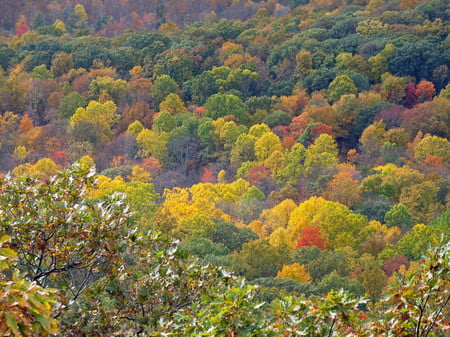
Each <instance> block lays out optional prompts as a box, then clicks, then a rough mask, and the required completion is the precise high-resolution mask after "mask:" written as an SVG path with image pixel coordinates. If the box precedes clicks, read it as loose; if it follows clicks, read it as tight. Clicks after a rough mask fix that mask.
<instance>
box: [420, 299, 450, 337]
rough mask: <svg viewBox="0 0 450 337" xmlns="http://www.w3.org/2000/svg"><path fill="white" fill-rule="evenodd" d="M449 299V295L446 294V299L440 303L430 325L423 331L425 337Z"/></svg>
mask: <svg viewBox="0 0 450 337" xmlns="http://www.w3.org/2000/svg"><path fill="white" fill-rule="evenodd" d="M449 301H450V295H448V296H447V299H446V300H445V302H444V303H443V304H442V305H441V307H440V308H439V310H438V311H437V312H436V314H435V315H434V318H433V321H432V322H431V324H430V326H429V327H428V328H427V329H426V331H425V337H426V336H428V334H429V333H430V332H431V329H432V328H433V326H434V325H435V324H436V321H437V319H438V317H439V315H440V314H441V312H442V310H444V308H445V307H446V306H447V304H448V302H449Z"/></svg>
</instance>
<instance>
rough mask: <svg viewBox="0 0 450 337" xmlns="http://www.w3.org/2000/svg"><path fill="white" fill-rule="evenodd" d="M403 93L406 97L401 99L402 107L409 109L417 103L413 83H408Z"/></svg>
mask: <svg viewBox="0 0 450 337" xmlns="http://www.w3.org/2000/svg"><path fill="white" fill-rule="evenodd" d="M405 93H406V95H405V98H404V99H403V105H404V106H405V107H407V108H408V109H411V108H412V107H413V106H414V104H416V101H417V96H416V86H415V85H414V83H408V85H407V86H406V88H405Z"/></svg>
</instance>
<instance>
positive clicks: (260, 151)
mask: <svg viewBox="0 0 450 337" xmlns="http://www.w3.org/2000/svg"><path fill="white" fill-rule="evenodd" d="M282 149H283V147H282V146H281V142H280V138H279V137H278V136H277V135H276V134H274V133H273V132H266V133H264V134H263V135H261V137H260V138H258V140H257V141H256V142H255V155H256V158H257V159H258V161H260V162H264V161H265V160H266V159H267V158H269V157H270V155H271V154H272V153H273V152H275V151H282Z"/></svg>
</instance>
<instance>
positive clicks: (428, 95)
mask: <svg viewBox="0 0 450 337" xmlns="http://www.w3.org/2000/svg"><path fill="white" fill-rule="evenodd" d="M435 94H436V89H435V88H434V84H433V83H432V82H429V81H422V82H420V83H419V84H418V85H417V88H416V96H417V99H418V100H419V102H425V101H431V99H432V98H433V96H434V95H435Z"/></svg>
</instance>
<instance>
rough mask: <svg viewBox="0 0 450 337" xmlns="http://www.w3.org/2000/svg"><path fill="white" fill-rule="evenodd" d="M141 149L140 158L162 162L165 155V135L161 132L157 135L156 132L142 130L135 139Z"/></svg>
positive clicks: (166, 140) (166, 141)
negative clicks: (150, 158) (151, 158)
mask: <svg viewBox="0 0 450 337" xmlns="http://www.w3.org/2000/svg"><path fill="white" fill-rule="evenodd" d="M136 141H137V142H138V144H139V146H140V148H141V156H142V157H145V158H147V157H150V156H152V157H155V158H156V159H158V160H159V161H163V160H164V159H165V157H166V154H167V143H168V139H167V134H166V133H165V132H162V133H161V134H157V133H156V132H154V131H152V130H148V129H144V130H142V131H141V132H140V133H139V134H138V135H137V137H136Z"/></svg>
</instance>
